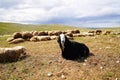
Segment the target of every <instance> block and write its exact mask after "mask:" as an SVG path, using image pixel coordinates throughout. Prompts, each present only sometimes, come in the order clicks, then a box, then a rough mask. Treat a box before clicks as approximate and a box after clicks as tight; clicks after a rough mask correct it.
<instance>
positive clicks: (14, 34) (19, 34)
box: [13, 32, 22, 39]
mask: <svg viewBox="0 0 120 80" xmlns="http://www.w3.org/2000/svg"><path fill="white" fill-rule="evenodd" d="M13 38H14V39H17V38H22V34H21V33H20V32H15V33H13Z"/></svg>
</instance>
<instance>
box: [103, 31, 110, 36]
mask: <svg viewBox="0 0 120 80" xmlns="http://www.w3.org/2000/svg"><path fill="white" fill-rule="evenodd" d="M111 32H112V31H105V33H104V35H108V34H110V33H111Z"/></svg>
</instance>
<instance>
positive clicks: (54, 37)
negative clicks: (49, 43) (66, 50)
mask: <svg viewBox="0 0 120 80" xmlns="http://www.w3.org/2000/svg"><path fill="white" fill-rule="evenodd" d="M57 38H58V36H50V39H51V40H55V39H57Z"/></svg>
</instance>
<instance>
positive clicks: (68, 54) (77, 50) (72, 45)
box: [57, 34, 90, 60]
mask: <svg viewBox="0 0 120 80" xmlns="http://www.w3.org/2000/svg"><path fill="white" fill-rule="evenodd" d="M57 42H58V44H59V46H60V48H61V51H62V57H63V58H65V59H67V60H77V59H82V58H87V57H88V56H89V54H90V53H89V48H88V47H87V46H86V45H85V44H83V43H78V42H75V41H70V40H69V39H68V38H67V36H66V35H65V34H60V35H59V38H58V40H57Z"/></svg>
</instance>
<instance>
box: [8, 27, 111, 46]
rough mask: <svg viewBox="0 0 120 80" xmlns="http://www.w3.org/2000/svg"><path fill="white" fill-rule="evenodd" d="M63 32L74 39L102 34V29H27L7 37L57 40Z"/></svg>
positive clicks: (20, 40) (17, 40)
mask: <svg viewBox="0 0 120 80" xmlns="http://www.w3.org/2000/svg"><path fill="white" fill-rule="evenodd" d="M61 33H63V34H66V36H67V37H69V38H70V39H73V37H85V36H95V35H101V34H102V30H95V31H89V32H84V33H81V32H80V30H79V29H75V30H67V31H59V30H56V31H25V32H15V33H13V36H12V37H11V38H8V39H7V42H9V43H13V44H16V43H20V42H24V41H33V42H38V41H48V40H55V39H57V38H58V36H59V35H60V34H61ZM103 34H104V35H108V34H111V31H106V32H105V33H103Z"/></svg>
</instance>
